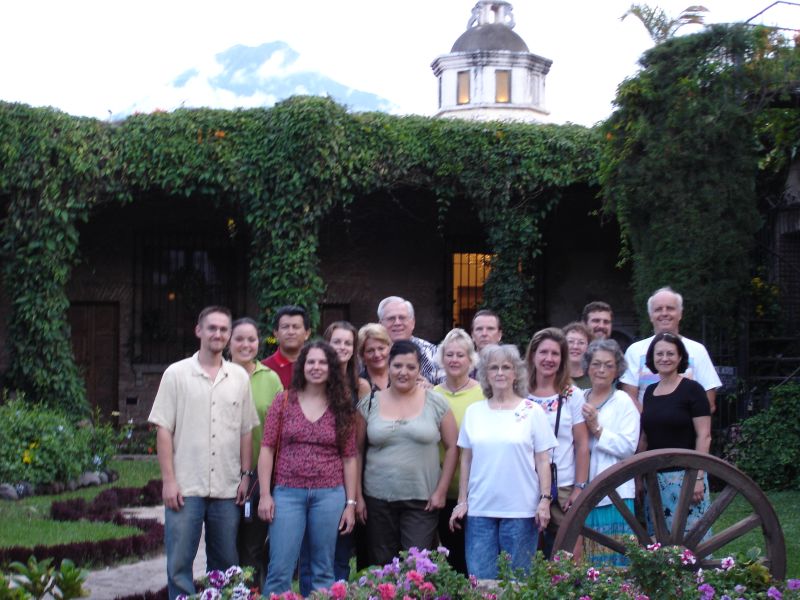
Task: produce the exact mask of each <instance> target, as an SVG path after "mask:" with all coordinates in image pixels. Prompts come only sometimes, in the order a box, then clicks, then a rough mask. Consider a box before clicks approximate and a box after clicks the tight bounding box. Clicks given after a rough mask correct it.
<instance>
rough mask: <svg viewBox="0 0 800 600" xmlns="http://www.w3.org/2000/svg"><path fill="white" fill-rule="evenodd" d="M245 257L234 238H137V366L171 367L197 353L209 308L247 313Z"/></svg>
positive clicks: (134, 347)
mask: <svg viewBox="0 0 800 600" xmlns="http://www.w3.org/2000/svg"><path fill="white" fill-rule="evenodd" d="M246 260H247V259H246V254H245V252H244V249H243V248H242V247H241V246H240V244H239V243H238V242H237V241H236V240H235V239H232V238H231V237H226V236H220V235H219V234H217V235H214V234H212V233H210V232H199V233H195V232H192V233H155V234H143V235H140V236H138V237H137V242H136V255H135V261H134V282H135V288H134V303H133V304H134V315H133V321H134V322H133V340H132V344H131V349H132V355H133V362H135V363H145V364H167V363H172V362H174V361H176V360H179V359H181V358H185V357H187V356H191V355H192V354H193V353H194V352H195V351H196V350H197V348H198V341H197V338H196V337H195V334H194V328H195V325H196V324H197V315H198V314H199V312H200V311H201V310H202V309H203V308H204V307H206V306H209V305H212V304H220V305H223V306H227V307H228V308H229V309H231V311H232V312H233V314H234V316H237V315H241V314H242V313H243V312H244V305H245V294H246V276H245V270H246Z"/></svg>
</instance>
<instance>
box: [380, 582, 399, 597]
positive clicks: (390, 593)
mask: <svg viewBox="0 0 800 600" xmlns="http://www.w3.org/2000/svg"><path fill="white" fill-rule="evenodd" d="M396 589H397V588H395V586H394V584H393V583H380V584H378V593H379V594H380V595H381V600H391V599H392V598H394V592H395V590H396Z"/></svg>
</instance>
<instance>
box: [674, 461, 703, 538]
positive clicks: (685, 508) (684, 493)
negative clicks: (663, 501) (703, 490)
mask: <svg viewBox="0 0 800 600" xmlns="http://www.w3.org/2000/svg"><path fill="white" fill-rule="evenodd" d="M696 481H697V469H686V472H685V473H684V474H683V482H682V483H681V493H680V496H679V497H678V504H677V506H676V507H675V512H674V513H673V515H672V531H671V532H670V536H669V543H670V544H679V543H680V542H681V540H682V539H683V532H684V530H685V529H686V518H687V517H688V516H689V507H690V505H691V503H692V497H693V496H694V486H695V483H696Z"/></svg>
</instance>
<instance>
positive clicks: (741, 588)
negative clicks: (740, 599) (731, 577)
mask: <svg viewBox="0 0 800 600" xmlns="http://www.w3.org/2000/svg"><path fill="white" fill-rule="evenodd" d="M733 591H735V592H736V593H737V594H743V593H744V592H746V591H747V588H746V587H745V586H743V585H742V584H741V583H740V584H738V585H737V586H736V587H734V588H733Z"/></svg>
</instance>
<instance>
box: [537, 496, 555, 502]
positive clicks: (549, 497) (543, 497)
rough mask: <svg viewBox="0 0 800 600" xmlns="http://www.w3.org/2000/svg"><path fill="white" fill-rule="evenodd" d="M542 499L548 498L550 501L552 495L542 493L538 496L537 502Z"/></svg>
mask: <svg viewBox="0 0 800 600" xmlns="http://www.w3.org/2000/svg"><path fill="white" fill-rule="evenodd" d="M542 500H550V502H552V501H553V497H552V496H551V495H550V494H542V495H541V496H539V502H541V501H542Z"/></svg>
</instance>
